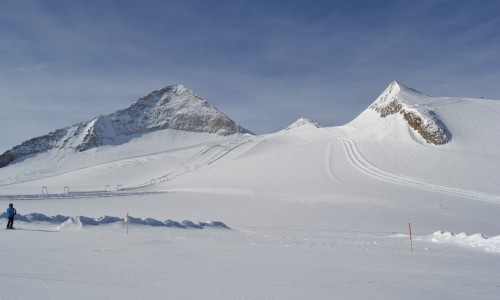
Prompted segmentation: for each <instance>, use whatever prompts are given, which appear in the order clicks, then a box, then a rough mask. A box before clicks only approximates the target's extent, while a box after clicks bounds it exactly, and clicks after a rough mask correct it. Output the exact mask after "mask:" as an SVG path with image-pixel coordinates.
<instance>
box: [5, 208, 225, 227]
mask: <svg viewBox="0 0 500 300" xmlns="http://www.w3.org/2000/svg"><path fill="white" fill-rule="evenodd" d="M0 219H7V213H5V212H4V213H2V214H0ZM16 221H21V222H26V223H37V222H46V223H52V224H60V223H62V224H61V225H60V226H58V227H57V229H58V230H78V229H81V228H82V227H84V226H98V225H106V224H113V223H119V222H125V221H126V220H125V218H119V217H112V216H104V217H100V218H90V217H86V216H76V217H69V216H61V215H57V216H52V217H49V216H46V215H44V214H40V213H30V214H27V215H21V214H18V215H16ZM128 223H129V224H135V225H145V226H153V227H171V228H182V229H187V228H194V229H204V228H221V229H231V228H230V227H229V226H227V225H226V224H224V223H223V222H221V221H209V222H198V223H195V222H193V221H189V220H184V221H182V222H177V221H173V220H170V219H169V220H166V221H159V220H156V219H152V218H146V219H144V220H143V219H141V218H134V217H131V216H128Z"/></svg>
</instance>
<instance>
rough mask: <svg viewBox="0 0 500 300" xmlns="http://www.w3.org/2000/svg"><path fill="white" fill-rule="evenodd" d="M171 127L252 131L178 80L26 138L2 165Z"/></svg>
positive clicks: (224, 133) (4, 156)
mask: <svg viewBox="0 0 500 300" xmlns="http://www.w3.org/2000/svg"><path fill="white" fill-rule="evenodd" d="M167 128H168V129H175V130H183V131H192V132H206V133H213V134H218V135H221V136H227V135H231V134H236V133H251V132H250V131H248V130H246V129H245V128H243V127H241V126H240V125H238V124H237V123H235V122H234V121H233V120H231V119H230V118H229V117H228V116H227V115H225V114H223V113H222V112H220V111H219V110H217V108H215V107H214V106H212V105H210V104H209V103H208V102H207V101H205V100H204V99H203V98H201V97H200V96H198V95H196V94H195V93H194V92H192V91H191V90H189V89H187V88H186V87H184V86H183V85H179V84H176V85H172V86H168V87H165V88H162V89H160V90H157V91H153V92H151V93H150V94H149V95H147V96H144V97H142V98H140V99H139V100H137V101H136V102H135V103H134V104H132V105H131V106H130V107H128V108H126V109H122V110H119V111H117V112H115V113H113V114H110V115H106V116H99V117H97V118H94V119H93V120H91V121H88V122H82V123H78V124H75V125H72V126H69V127H66V128H63V129H58V130H56V131H54V132H51V133H49V134H46V135H44V136H40V137H36V138H33V139H30V140H28V141H25V142H23V143H22V144H21V145H18V146H15V147H14V148H12V149H10V150H8V151H6V152H5V153H3V154H2V155H0V168H1V167H4V166H6V165H8V164H10V163H11V162H12V161H14V160H15V159H17V158H20V157H23V156H27V155H31V154H36V153H39V152H44V151H47V150H51V149H61V148H67V149H76V150H78V151H86V150H88V149H92V148H96V147H99V146H103V145H117V144H122V143H125V142H127V141H129V140H130V139H132V138H133V137H136V136H138V135H140V134H144V133H148V132H152V131H156V130H161V129H167Z"/></svg>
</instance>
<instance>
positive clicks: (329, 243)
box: [0, 95, 500, 300]
mask: <svg viewBox="0 0 500 300" xmlns="http://www.w3.org/2000/svg"><path fill="white" fill-rule="evenodd" d="M415 97H417V96H415ZM418 97H421V98H419V99H418V100H419V101H418V103H420V104H421V103H425V106H426V107H430V108H432V110H433V111H434V112H436V114H437V115H438V116H439V117H440V120H442V121H443V122H444V123H445V124H446V126H447V128H448V129H449V130H450V132H451V133H452V139H451V141H450V142H449V143H448V144H446V145H442V146H434V145H429V144H427V143H425V141H423V140H422V139H421V138H420V137H419V136H418V134H417V133H416V132H415V131H413V130H412V129H410V128H409V127H408V125H407V123H406V122H405V121H404V120H403V118H402V116H401V115H400V114H394V115H390V116H387V117H386V118H380V117H379V116H378V114H377V113H376V112H375V111H372V110H367V111H365V112H363V113H362V114H361V115H360V116H359V117H358V118H357V119H356V120H354V121H353V122H351V123H349V124H347V125H345V126H341V127H330V128H318V127H317V126H293V129H291V130H284V131H280V132H277V133H274V134H269V135H262V136H252V135H234V136H230V137H226V138H221V137H220V136H215V135H207V134H195V133H189V134H187V133H179V132H175V131H171V130H165V131H161V132H156V133H151V134H145V135H143V136H140V137H137V138H136V139H134V140H131V141H130V142H129V143H126V144H122V145H118V146H106V147H101V148H97V149H92V150H89V151H85V152H75V151H70V150H58V151H57V152H56V151H54V152H48V153H44V154H41V155H38V156H36V157H28V158H25V159H24V160H22V161H18V162H15V163H14V164H12V165H9V166H7V167H5V168H1V169H0V207H4V208H5V209H6V208H7V206H8V204H9V203H14V206H15V207H16V209H17V210H18V213H19V214H20V216H19V218H18V220H16V222H15V224H14V226H15V227H16V230H2V231H1V235H0V239H1V241H2V254H1V255H2V268H1V269H0V275H1V278H0V282H1V284H0V287H2V293H1V295H0V299H453V300H455V299H499V297H500V284H499V278H500V222H498V217H499V216H500V185H498V182H499V180H500V171H499V168H498V166H499V165H500V154H499V151H498V149H499V148H500V137H499V134H498V128H499V127H500V124H499V123H500V120H499V119H498V115H499V114H500V105H499V104H498V102H496V101H487V100H478V99H450V98H431V97H427V96H424V95H422V96H418ZM410 104H411V103H410ZM308 124H310V123H309V122H308ZM165 140H168V141H171V142H169V143H162V142H161V141H165ZM42 193H43V195H42ZM2 210H4V209H2ZM127 213H128V214H129V215H130V216H133V218H129V223H128V226H127V224H126V223H125V216H126V215H127ZM106 216H108V217H106ZM110 216H111V217H110ZM172 220H176V221H172ZM182 220H188V221H182ZM211 220H213V221H214V222H211ZM0 222H3V224H4V225H5V223H6V219H4V218H2V219H0ZM409 223H411V228H412V236H411V237H412V240H411V242H410V232H409ZM176 225H182V226H176ZM222 225H224V226H222Z"/></svg>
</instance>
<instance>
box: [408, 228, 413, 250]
mask: <svg viewBox="0 0 500 300" xmlns="http://www.w3.org/2000/svg"><path fill="white" fill-rule="evenodd" d="M408 230H409V231H410V249H411V253H412V254H413V240H412V238H411V224H410V222H408Z"/></svg>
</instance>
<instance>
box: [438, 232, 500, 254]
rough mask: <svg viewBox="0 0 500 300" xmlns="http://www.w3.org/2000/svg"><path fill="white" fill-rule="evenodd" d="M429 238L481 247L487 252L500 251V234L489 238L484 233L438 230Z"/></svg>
mask: <svg viewBox="0 0 500 300" xmlns="http://www.w3.org/2000/svg"><path fill="white" fill-rule="evenodd" d="M428 240H430V241H431V242H434V243H450V244H456V245H462V246H470V247H481V248H484V250H485V251H486V252H495V253H500V235H498V236H495V237H491V238H488V237H487V236H485V235H484V234H482V233H477V234H473V235H468V234H467V233H464V232H461V233H458V234H454V233H452V232H448V231H436V232H435V233H434V234H432V235H431V236H430V237H429V238H428Z"/></svg>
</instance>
